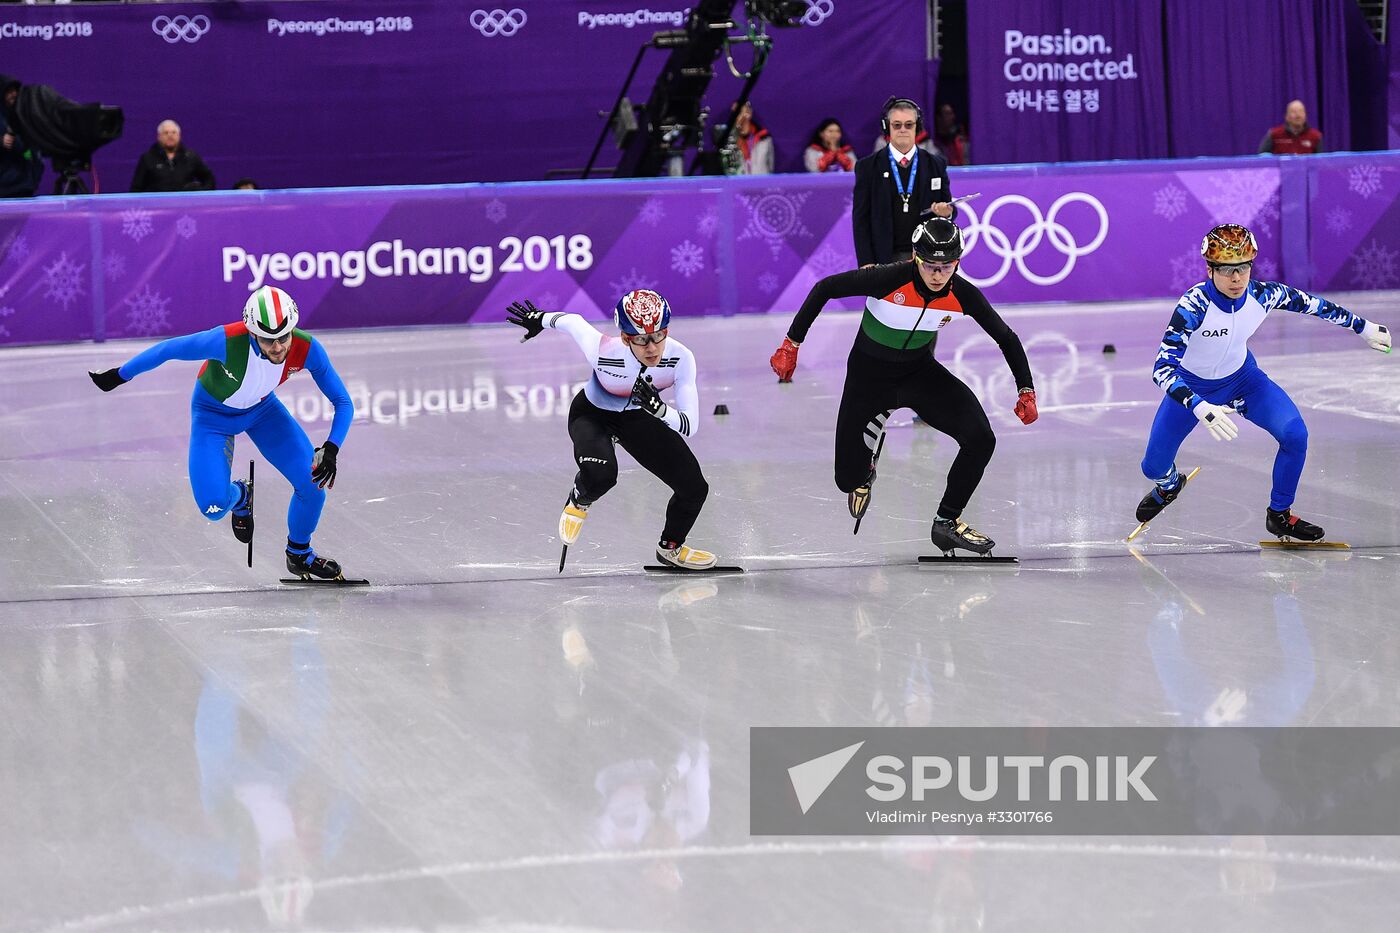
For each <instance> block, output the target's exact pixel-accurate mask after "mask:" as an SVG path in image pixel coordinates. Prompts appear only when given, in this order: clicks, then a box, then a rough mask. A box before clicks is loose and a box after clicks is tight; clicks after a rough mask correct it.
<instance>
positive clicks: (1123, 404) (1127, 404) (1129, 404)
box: [1039, 399, 1162, 412]
mask: <svg viewBox="0 0 1400 933" xmlns="http://www.w3.org/2000/svg"><path fill="white" fill-rule="evenodd" d="M1160 404H1162V401H1161V399H1152V400H1149V401H1145V402H1134V401H1128V400H1124V401H1116V402H1078V403H1075V404H1073V405H1041V406H1040V408H1039V410H1040V411H1042V412H1047V411H1077V410H1083V409H1090V408H1148V407H1152V408H1155V407H1157V406H1158V405H1160Z"/></svg>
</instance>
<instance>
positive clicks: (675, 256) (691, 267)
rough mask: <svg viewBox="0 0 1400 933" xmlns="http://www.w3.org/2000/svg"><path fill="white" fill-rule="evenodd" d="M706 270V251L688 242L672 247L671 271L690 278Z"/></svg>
mask: <svg viewBox="0 0 1400 933" xmlns="http://www.w3.org/2000/svg"><path fill="white" fill-rule="evenodd" d="M704 268H705V250H704V249H703V248H701V247H699V246H696V245H695V244H694V243H692V242H690V241H689V240H686V241H685V242H683V243H681V244H680V245H679V246H673V247H671V271H672V272H679V273H680V274H681V275H683V276H685V277H686V278H690V277H691V276H692V275H694V274H695V273H697V272H699V271H700V270H701V269H704Z"/></svg>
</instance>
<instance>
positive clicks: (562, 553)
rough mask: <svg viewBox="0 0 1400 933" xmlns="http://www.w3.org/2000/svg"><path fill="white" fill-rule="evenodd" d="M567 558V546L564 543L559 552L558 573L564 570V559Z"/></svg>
mask: <svg viewBox="0 0 1400 933" xmlns="http://www.w3.org/2000/svg"><path fill="white" fill-rule="evenodd" d="M568 559H569V546H568V545H567V544H566V545H564V547H563V549H562V550H561V551H560V552H559V572H560V573H563V572H564V561H566V560H568Z"/></svg>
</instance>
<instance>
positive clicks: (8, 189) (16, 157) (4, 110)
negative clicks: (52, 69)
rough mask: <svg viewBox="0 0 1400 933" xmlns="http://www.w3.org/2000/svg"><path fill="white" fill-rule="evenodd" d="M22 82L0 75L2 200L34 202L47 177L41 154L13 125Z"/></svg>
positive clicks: (0, 184)
mask: <svg viewBox="0 0 1400 933" xmlns="http://www.w3.org/2000/svg"><path fill="white" fill-rule="evenodd" d="M19 88H20V82H19V81H18V80H16V79H15V78H11V77H10V76H9V75H0V94H3V95H4V107H0V198H32V197H33V196H34V192H35V191H36V190H38V188H39V179H40V177H42V176H43V174H44V163H43V162H42V161H40V159H39V153H37V152H34V151H33V150H31V149H30V148H29V146H28V145H27V144H26V143H25V141H24V138H23V137H22V136H20V135H19V134H18V133H17V132H16V130H15V128H14V127H13V126H12V125H11V117H10V116H9V114H10V113H12V112H13V111H14V108H15V101H16V100H18V99H19Z"/></svg>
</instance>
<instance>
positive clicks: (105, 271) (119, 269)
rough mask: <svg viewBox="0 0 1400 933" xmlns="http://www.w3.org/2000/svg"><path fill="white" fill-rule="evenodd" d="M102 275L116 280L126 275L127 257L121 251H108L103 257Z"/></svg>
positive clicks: (110, 279) (112, 280) (109, 279)
mask: <svg viewBox="0 0 1400 933" xmlns="http://www.w3.org/2000/svg"><path fill="white" fill-rule="evenodd" d="M102 277H103V278H104V279H106V280H107V281H109V282H116V281H119V280H121V279H123V278H125V277H126V257H125V256H123V255H122V254H121V253H108V254H107V255H105V256H103V257H102Z"/></svg>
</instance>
